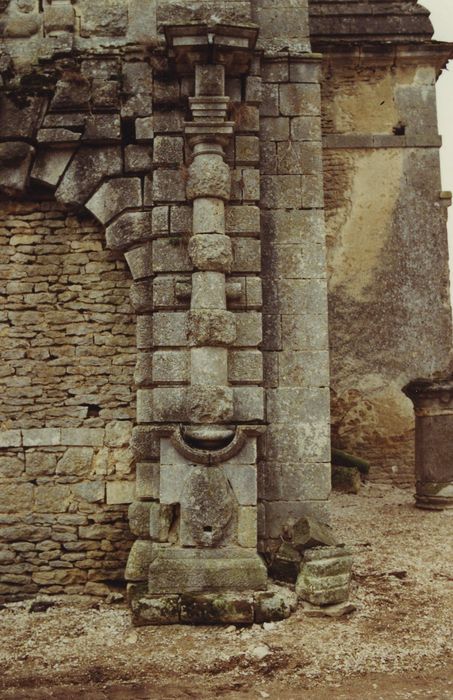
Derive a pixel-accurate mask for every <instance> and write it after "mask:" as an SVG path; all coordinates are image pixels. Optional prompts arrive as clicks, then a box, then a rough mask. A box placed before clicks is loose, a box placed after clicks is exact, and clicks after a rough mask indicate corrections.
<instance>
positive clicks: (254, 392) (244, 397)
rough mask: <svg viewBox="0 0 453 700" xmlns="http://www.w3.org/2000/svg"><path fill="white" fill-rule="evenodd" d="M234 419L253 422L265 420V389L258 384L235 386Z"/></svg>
mask: <svg viewBox="0 0 453 700" xmlns="http://www.w3.org/2000/svg"><path fill="white" fill-rule="evenodd" d="M233 391H234V420H235V421H240V422H245V423H247V422H253V421H263V420H264V389H262V388H261V387H258V386H236V387H234V390H233Z"/></svg>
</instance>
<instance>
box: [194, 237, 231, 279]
mask: <svg viewBox="0 0 453 700" xmlns="http://www.w3.org/2000/svg"><path fill="white" fill-rule="evenodd" d="M189 255H190V259H191V260H192V263H193V264H194V266H195V267H196V268H198V269H199V270H211V271H217V272H229V271H230V270H231V265H232V261H233V253H232V246H231V239H230V238H229V237H228V236H224V235H222V234H219V233H199V234H196V235H194V236H191V238H190V240H189Z"/></svg>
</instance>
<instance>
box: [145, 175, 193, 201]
mask: <svg viewBox="0 0 453 700" xmlns="http://www.w3.org/2000/svg"><path fill="white" fill-rule="evenodd" d="M153 199H154V201H156V202H184V201H185V199H186V188H185V182H184V178H183V175H182V172H181V171H180V170H169V169H166V168H158V169H157V170H155V171H154V177H153Z"/></svg>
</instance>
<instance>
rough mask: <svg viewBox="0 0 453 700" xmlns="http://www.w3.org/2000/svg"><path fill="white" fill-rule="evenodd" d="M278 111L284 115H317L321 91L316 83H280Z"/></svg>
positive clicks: (319, 110)
mask: <svg viewBox="0 0 453 700" xmlns="http://www.w3.org/2000/svg"><path fill="white" fill-rule="evenodd" d="M279 91H280V112H281V114H283V115H284V116H289V117H297V116H318V115H319V114H320V112H321V93H320V87H319V85H317V84H303V83H290V84H287V85H280V87H279Z"/></svg>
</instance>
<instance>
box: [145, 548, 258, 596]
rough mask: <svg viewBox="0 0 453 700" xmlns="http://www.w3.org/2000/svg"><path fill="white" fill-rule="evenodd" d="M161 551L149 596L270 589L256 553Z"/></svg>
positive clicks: (152, 568)
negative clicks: (267, 587)
mask: <svg viewBox="0 0 453 700" xmlns="http://www.w3.org/2000/svg"><path fill="white" fill-rule="evenodd" d="M171 549H172V551H170V549H168V550H161V552H160V554H159V556H158V557H157V559H155V560H154V561H153V563H152V564H151V566H150V569H149V592H150V593H152V594H160V593H165V594H167V593H170V594H172V593H180V592H181V591H184V593H185V594H188V593H192V592H193V593H202V592H209V593H211V592H216V591H231V590H233V591H250V590H264V589H265V588H266V580H267V574H266V567H265V566H264V564H263V562H262V560H261V559H260V557H259V556H258V555H257V554H256V553H250V554H248V553H247V554H246V551H245V550H244V549H239V548H236V549H234V550H232V549H230V548H228V547H222V548H221V549H220V550H207V549H204V550H201V551H200V550H196V549H195V550H194V549H193V548H187V549H176V548H171Z"/></svg>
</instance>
